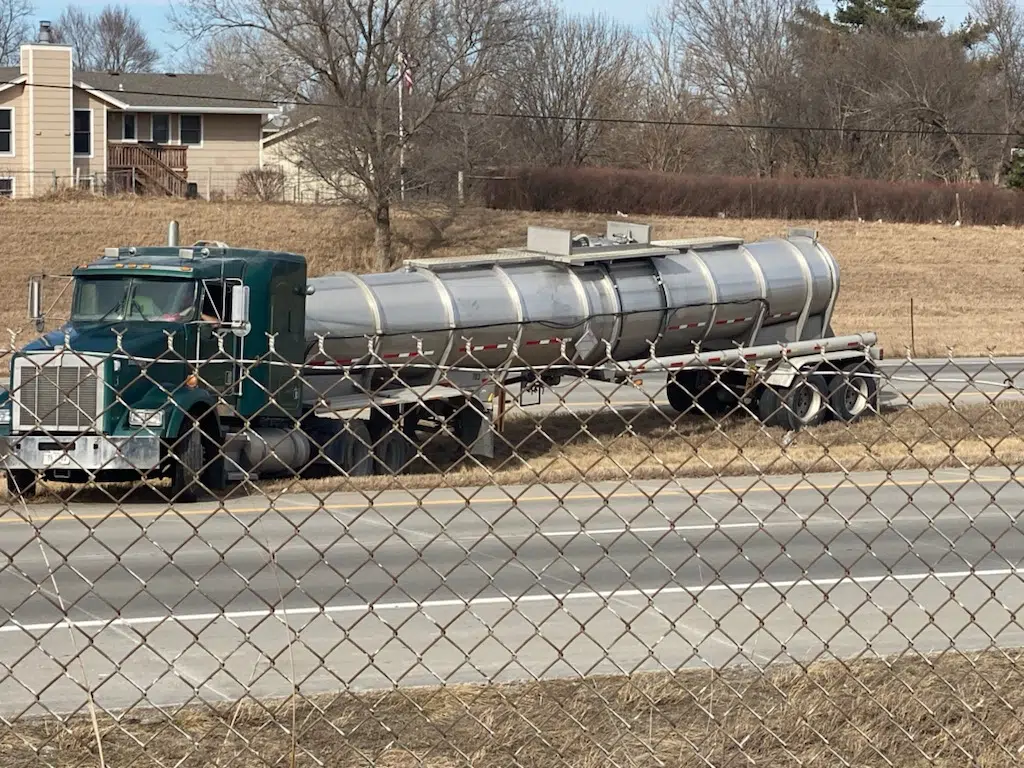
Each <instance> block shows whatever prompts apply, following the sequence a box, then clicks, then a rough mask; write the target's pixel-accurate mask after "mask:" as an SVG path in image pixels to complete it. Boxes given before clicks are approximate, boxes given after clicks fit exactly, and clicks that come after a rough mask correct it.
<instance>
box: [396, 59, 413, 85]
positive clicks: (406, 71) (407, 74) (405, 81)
mask: <svg viewBox="0 0 1024 768" xmlns="http://www.w3.org/2000/svg"><path fill="white" fill-rule="evenodd" d="M398 63H399V66H400V67H401V68H402V85H403V86H404V87H405V92H406V93H412V67H410V66H409V64H408V62H407V61H406V58H405V54H404V53H403V52H402V51H399V52H398Z"/></svg>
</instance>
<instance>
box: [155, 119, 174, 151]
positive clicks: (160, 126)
mask: <svg viewBox="0 0 1024 768" xmlns="http://www.w3.org/2000/svg"><path fill="white" fill-rule="evenodd" d="M153 141H155V142H156V143H157V144H168V143H170V141H171V116H170V115H161V114H155V115H153Z"/></svg>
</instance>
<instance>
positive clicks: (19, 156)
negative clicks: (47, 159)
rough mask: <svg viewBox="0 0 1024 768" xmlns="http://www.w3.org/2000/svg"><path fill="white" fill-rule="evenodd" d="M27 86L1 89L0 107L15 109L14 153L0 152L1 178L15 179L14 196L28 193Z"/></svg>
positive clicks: (23, 195) (12, 138)
mask: <svg viewBox="0 0 1024 768" xmlns="http://www.w3.org/2000/svg"><path fill="white" fill-rule="evenodd" d="M27 101H28V100H27V99H26V98H25V86H23V85H15V86H12V87H10V88H7V89H5V90H3V91H0V108H2V109H13V110H14V126H13V130H14V134H13V136H12V137H11V140H12V147H11V149H12V150H13V153H12V154H6V153H5V154H0V178H4V179H8V178H9V179H13V183H14V196H15V197H25V196H27V195H28V176H27V175H26V174H25V170H26V167H27V161H28V139H27V138H26V136H27V135H28V107H27Z"/></svg>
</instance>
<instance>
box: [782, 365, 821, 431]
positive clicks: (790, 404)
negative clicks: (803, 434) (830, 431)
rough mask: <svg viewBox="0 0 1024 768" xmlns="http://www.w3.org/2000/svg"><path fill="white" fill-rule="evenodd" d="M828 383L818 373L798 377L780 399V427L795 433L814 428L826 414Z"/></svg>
mask: <svg viewBox="0 0 1024 768" xmlns="http://www.w3.org/2000/svg"><path fill="white" fill-rule="evenodd" d="M827 406H828V383H827V382H826V381H825V377H824V376H822V375H821V374H820V373H810V374H805V375H802V376H799V377H798V378H797V379H796V381H794V382H793V385H792V386H790V387H789V389H787V390H786V392H785V394H784V395H783V397H782V409H781V410H780V411H779V423H780V425H781V426H783V427H785V428H787V429H789V430H791V431H794V432H795V431H796V430H798V429H802V428H806V427H814V426H817V425H818V424H820V423H821V422H822V421H824V420H825V416H826V415H827V414H828V407H827Z"/></svg>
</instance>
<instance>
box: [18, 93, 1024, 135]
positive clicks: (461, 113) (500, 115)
mask: <svg viewBox="0 0 1024 768" xmlns="http://www.w3.org/2000/svg"><path fill="white" fill-rule="evenodd" d="M0 85H25V86H29V85H31V86H32V87H33V88H55V89H60V90H74V89H75V88H76V87H77V86H74V85H58V84H53V83H20V82H17V81H13V80H0ZM96 90H99V89H96ZM116 93H117V94H131V95H135V96H159V97H163V98H168V99H193V98H201V99H203V100H204V101H211V100H213V101H225V102H232V103H233V104H238V102H240V101H246V102H249V103H263V104H268V105H269V104H275V105H276V106H278V107H281V106H291V107H313V108H317V109H339V110H350V111H360V110H363V109H365V108H364V107H359V106H355V105H352V104H331V103H328V102H318V101H288V100H280V101H279V100H269V99H262V100H261V99H245V98H241V97H238V96H212V95H203V96H199V97H197V96H196V95H195V94H191V93H175V92H167V91H146V90H132V89H127V88H121V89H118V90H117V91H116ZM137 106H138V108H139V109H142V110H145V105H137ZM240 108H244V107H240ZM187 109H188V107H186V106H183V107H182V110H184V111H187ZM384 109H385V110H387V111H389V112H397V108H391V107H385V108H384ZM434 112H435V114H439V115H449V116H453V117H481V118H494V119H501V120H551V121H558V122H572V123H598V124H611V125H643V126H652V127H659V128H717V129H727V130H765V131H788V132H805V133H811V132H820V133H846V134H858V133H861V134H879V135H897V136H900V135H904V136H958V137H960V136H977V137H988V138H1013V137H1015V136H1022V135H1024V131H978V130H970V129H965V130H939V129H934V130H928V129H925V128H879V127H875V126H859V125H858V126H834V125H795V124H789V123H740V122H732V121H712V120H670V119H666V120H662V119H658V118H643V117H601V116H595V115H590V116H580V115H543V114H540V113H529V112H501V111H488V110H454V109H437V110H435V111H434Z"/></svg>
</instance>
